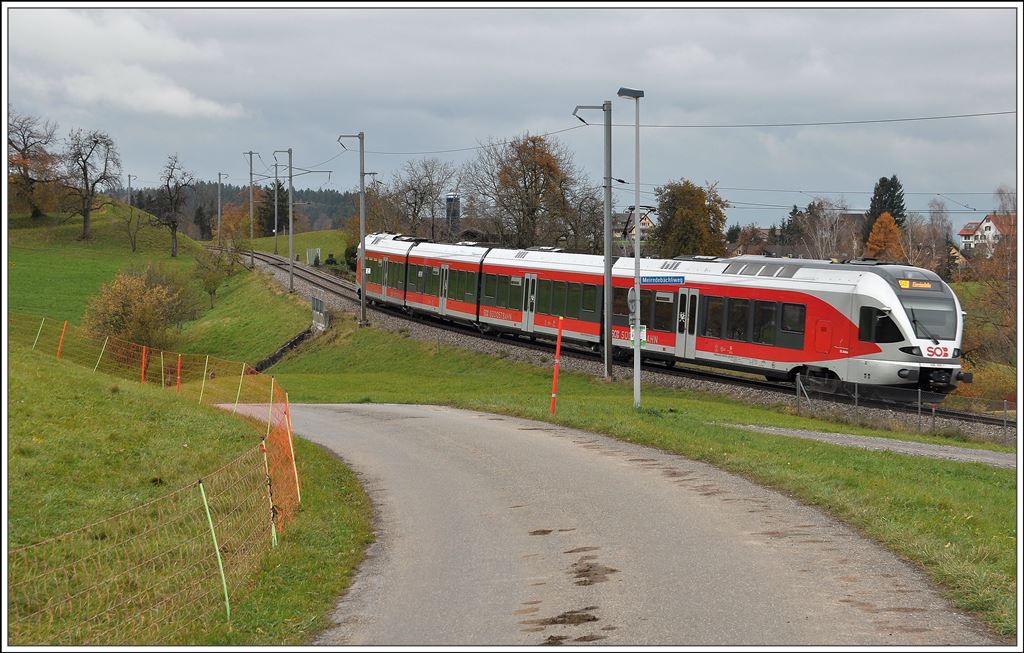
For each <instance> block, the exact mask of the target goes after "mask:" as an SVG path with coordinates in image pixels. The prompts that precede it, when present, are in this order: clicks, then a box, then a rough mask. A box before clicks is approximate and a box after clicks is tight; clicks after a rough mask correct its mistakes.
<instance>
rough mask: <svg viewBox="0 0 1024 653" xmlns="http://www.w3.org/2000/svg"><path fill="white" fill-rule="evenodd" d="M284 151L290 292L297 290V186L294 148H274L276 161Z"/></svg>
mask: <svg viewBox="0 0 1024 653" xmlns="http://www.w3.org/2000/svg"><path fill="white" fill-rule="evenodd" d="M282 152H287V153H288V292H295V281H294V274H295V249H294V248H295V245H294V243H293V242H292V223H293V217H294V214H295V198H294V196H295V188H294V186H293V184H292V148H290V147H289V148H288V149H287V150H274V160H275V161H276V160H277V155H278V154H279V153H282ZM275 172H276V169H275ZM275 211H276V207H275Z"/></svg>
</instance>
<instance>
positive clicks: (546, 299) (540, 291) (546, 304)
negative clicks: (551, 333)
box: [537, 279, 551, 315]
mask: <svg viewBox="0 0 1024 653" xmlns="http://www.w3.org/2000/svg"><path fill="white" fill-rule="evenodd" d="M537 312H538V313H543V314H544V315H551V281H550V280H548V279H541V280H540V281H539V282H538V283H537Z"/></svg>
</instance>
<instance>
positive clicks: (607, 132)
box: [572, 100, 613, 381]
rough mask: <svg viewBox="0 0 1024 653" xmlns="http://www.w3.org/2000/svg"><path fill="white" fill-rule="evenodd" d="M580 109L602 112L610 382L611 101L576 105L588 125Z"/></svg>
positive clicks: (605, 330)
mask: <svg viewBox="0 0 1024 653" xmlns="http://www.w3.org/2000/svg"><path fill="white" fill-rule="evenodd" d="M580 109H600V110H601V111H603V112H604V327H603V333H602V336H603V339H604V378H605V379H606V380H608V381H611V380H612V349H613V347H612V101H611V100H605V101H604V102H602V103H601V104H600V105H589V106H584V105H577V106H576V108H575V109H574V110H573V112H572V115H574V116H576V119H577V120H579V121H580V122H582V123H583V124H585V125H586V124H589V123H587V121H586V120H584V119H583V118H580V117H579V115H577V112H578V111H579V110H580Z"/></svg>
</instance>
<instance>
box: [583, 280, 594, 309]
mask: <svg viewBox="0 0 1024 653" xmlns="http://www.w3.org/2000/svg"><path fill="white" fill-rule="evenodd" d="M583 310H584V311H585V312H588V313H593V312H594V311H596V310H597V286H595V285H593V284H589V283H588V284H586V285H584V286H583Z"/></svg>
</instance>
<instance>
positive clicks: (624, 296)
mask: <svg viewBox="0 0 1024 653" xmlns="http://www.w3.org/2000/svg"><path fill="white" fill-rule="evenodd" d="M612 313H614V314H615V315H623V316H625V317H629V288H612Z"/></svg>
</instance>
